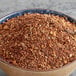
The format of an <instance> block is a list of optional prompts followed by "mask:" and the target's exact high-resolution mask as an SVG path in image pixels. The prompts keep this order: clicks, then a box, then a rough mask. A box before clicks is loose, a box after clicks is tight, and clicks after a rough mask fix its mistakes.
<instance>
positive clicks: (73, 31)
mask: <svg viewBox="0 0 76 76" xmlns="http://www.w3.org/2000/svg"><path fill="white" fill-rule="evenodd" d="M0 57H1V58H2V59H3V60H5V61H6V62H8V63H10V64H12V65H14V66H17V67H21V68H24V69H27V70H51V69H56V68H60V67H62V66H64V65H66V64H68V63H71V62H73V61H75V60H76V24H75V23H71V22H69V21H68V20H67V19H66V18H64V17H59V16H55V15H50V14H49V15H48V14H38V13H34V14H24V15H22V16H18V17H16V18H12V19H9V20H7V22H4V23H3V24H0Z"/></svg>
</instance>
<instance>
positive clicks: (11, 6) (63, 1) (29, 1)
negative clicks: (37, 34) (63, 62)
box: [0, 0, 76, 76]
mask: <svg viewBox="0 0 76 76" xmlns="http://www.w3.org/2000/svg"><path fill="white" fill-rule="evenodd" d="M29 8H44V9H52V10H56V11H60V12H63V13H65V14H67V15H69V16H71V17H73V18H75V19H76V0H0V17H3V16H5V15H7V14H9V13H11V12H13V11H17V10H21V9H29ZM0 76H5V73H4V72H3V71H2V70H0ZM70 76H76V71H74V72H73V73H72V74H71V75H70Z"/></svg>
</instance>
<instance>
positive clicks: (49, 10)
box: [0, 8, 76, 72]
mask: <svg viewBox="0 0 76 76" xmlns="http://www.w3.org/2000/svg"><path fill="white" fill-rule="evenodd" d="M34 10H37V12H34V13H39V12H38V11H48V13H44V12H42V14H54V15H58V16H61V15H63V16H62V17H67V19H68V21H70V20H69V19H71V21H70V22H71V23H76V19H74V18H72V17H70V16H68V15H66V14H64V13H62V12H58V11H54V10H51V9H41V8H32V9H22V10H18V11H14V12H12V13H9V14H7V15H5V16H3V17H1V18H0V24H3V22H5V21H6V20H8V19H11V18H9V17H10V16H14V15H16V14H17V13H18V14H20V15H17V16H21V15H23V14H21V13H22V12H24V14H27V13H33V12H32V11H34ZM26 11H31V12H27V13H26ZM50 12H52V13H50ZM54 12H56V13H57V14H55V13H54ZM60 14H61V15H60ZM17 16H14V17H17ZM14 17H12V18H14ZM1 21H2V22H1ZM0 63H3V64H7V65H9V66H10V67H12V68H15V69H19V70H22V71H28V72H49V71H51V72H52V71H58V70H61V69H63V68H66V67H68V66H70V65H71V64H73V63H76V60H74V61H72V62H70V63H68V64H66V65H63V66H62V67H60V68H55V69H50V70H30V69H25V68H21V67H18V66H15V65H13V64H10V63H8V62H7V61H5V60H3V59H2V58H0Z"/></svg>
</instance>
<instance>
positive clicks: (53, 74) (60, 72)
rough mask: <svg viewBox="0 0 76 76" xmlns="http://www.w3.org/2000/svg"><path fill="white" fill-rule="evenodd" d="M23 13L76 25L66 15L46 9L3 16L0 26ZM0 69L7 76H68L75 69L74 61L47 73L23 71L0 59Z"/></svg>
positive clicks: (25, 10)
mask: <svg viewBox="0 0 76 76" xmlns="http://www.w3.org/2000/svg"><path fill="white" fill-rule="evenodd" d="M25 13H41V14H54V15H58V16H62V17H66V18H67V19H68V20H69V21H70V22H72V23H76V20H75V19H73V18H71V17H70V16H68V15H65V14H63V13H61V12H57V11H53V10H48V9H24V10H20V11H16V12H14V13H11V14H9V15H7V16H4V17H2V18H1V19H0V24H2V23H3V22H5V21H7V20H8V19H11V18H14V17H17V16H21V15H23V14H25ZM0 68H1V69H2V70H3V71H4V72H5V73H6V74H7V75H8V76H17V75H18V76H68V75H70V73H72V72H73V71H74V70H75V69H76V61H73V62H71V63H69V64H67V65H65V66H63V67H61V68H58V69H54V70H49V71H32V70H25V69H22V68H19V67H15V66H13V65H11V64H8V63H7V62H6V61H4V60H2V59H1V58H0Z"/></svg>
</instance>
